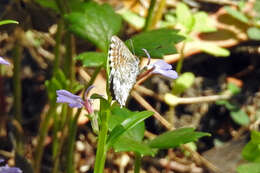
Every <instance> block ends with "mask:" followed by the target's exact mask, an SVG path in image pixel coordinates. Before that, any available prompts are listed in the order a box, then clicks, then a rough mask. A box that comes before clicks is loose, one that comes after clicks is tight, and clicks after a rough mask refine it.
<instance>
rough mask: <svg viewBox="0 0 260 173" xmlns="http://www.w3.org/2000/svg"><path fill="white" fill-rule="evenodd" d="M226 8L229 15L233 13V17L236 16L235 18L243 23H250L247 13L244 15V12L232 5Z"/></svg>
mask: <svg viewBox="0 0 260 173" xmlns="http://www.w3.org/2000/svg"><path fill="white" fill-rule="evenodd" d="M225 10H226V11H227V13H228V14H229V15H231V16H232V17H234V18H235V19H237V20H239V21H241V22H243V23H246V24H247V23H248V18H247V17H246V15H244V14H243V13H242V12H240V11H238V10H235V9H233V8H231V7H225Z"/></svg>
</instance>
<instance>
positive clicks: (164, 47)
mask: <svg viewBox="0 0 260 173" xmlns="http://www.w3.org/2000/svg"><path fill="white" fill-rule="evenodd" d="M177 32H178V31H177V30H173V29H158V30H152V31H147V32H143V33H140V34H137V35H135V36H133V37H132V38H131V39H129V40H127V41H126V45H127V46H128V48H129V49H130V50H131V51H132V50H133V49H134V51H133V52H134V53H135V54H136V55H137V56H145V57H146V56H147V55H146V54H145V53H144V51H143V50H142V49H143V48H144V49H146V50H147V51H148V52H149V54H150V55H151V57H153V58H162V57H163V56H164V55H169V54H174V53H177V50H176V48H175V47H174V44H176V43H178V42H180V41H182V40H183V39H184V37H182V36H180V35H178V33H177ZM131 42H132V43H133V44H132V43H131Z"/></svg>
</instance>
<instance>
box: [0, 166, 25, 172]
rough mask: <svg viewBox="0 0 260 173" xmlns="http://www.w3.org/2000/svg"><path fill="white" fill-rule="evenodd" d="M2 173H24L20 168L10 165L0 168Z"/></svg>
mask: <svg viewBox="0 0 260 173" xmlns="http://www.w3.org/2000/svg"><path fill="white" fill-rule="evenodd" d="M0 173H22V170H21V169H20V168H16V167H9V166H8V165H5V166H0Z"/></svg>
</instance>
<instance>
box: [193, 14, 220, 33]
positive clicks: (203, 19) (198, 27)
mask: <svg viewBox="0 0 260 173" xmlns="http://www.w3.org/2000/svg"><path fill="white" fill-rule="evenodd" d="M194 19H195V24H194V27H193V29H192V30H193V31H198V32H214V31H216V30H217V29H216V28H214V27H213V26H211V24H210V19H209V17H208V14H207V13H205V12H198V13H196V14H194Z"/></svg>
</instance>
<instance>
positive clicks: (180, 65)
mask: <svg viewBox="0 0 260 173" xmlns="http://www.w3.org/2000/svg"><path fill="white" fill-rule="evenodd" d="M185 45H186V42H185V41H184V42H183V43H182V47H181V50H180V59H179V61H178V63H177V67H176V72H177V73H178V74H179V75H180V74H181V69H182V64H183V59H184V49H185ZM173 89H174V87H173Z"/></svg>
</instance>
